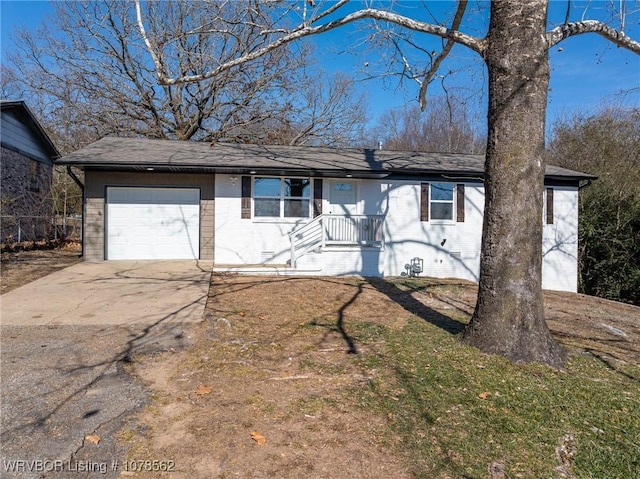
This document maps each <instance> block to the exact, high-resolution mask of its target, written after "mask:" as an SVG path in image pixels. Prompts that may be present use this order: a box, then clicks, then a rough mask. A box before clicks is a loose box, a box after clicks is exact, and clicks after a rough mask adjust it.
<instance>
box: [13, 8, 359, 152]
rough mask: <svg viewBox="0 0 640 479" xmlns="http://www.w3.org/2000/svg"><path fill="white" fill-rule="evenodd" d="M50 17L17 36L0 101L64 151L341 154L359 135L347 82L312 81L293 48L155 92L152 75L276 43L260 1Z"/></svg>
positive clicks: (306, 58)
mask: <svg viewBox="0 0 640 479" xmlns="http://www.w3.org/2000/svg"><path fill="white" fill-rule="evenodd" d="M53 6H54V11H55V13H54V15H53V18H52V19H51V21H47V22H45V23H43V25H42V26H41V27H40V29H39V30H38V31H37V32H29V31H27V30H23V31H20V32H18V33H17V35H16V48H15V49H14V50H13V51H12V54H11V55H10V62H9V64H8V65H3V70H4V73H3V75H4V77H5V78H3V90H4V92H3V93H4V94H7V93H8V91H13V92H18V93H22V94H20V95H19V96H21V97H26V98H28V99H29V100H30V104H32V105H33V108H34V109H36V110H38V112H39V116H41V117H42V118H44V119H45V122H46V123H47V126H48V127H49V129H50V130H55V131H54V132H53V133H52V135H53V136H54V137H56V140H58V144H59V145H60V146H61V148H62V149H63V150H65V151H68V150H72V149H75V148H77V147H78V146H80V145H82V144H86V143H87V142H89V141H92V140H95V139H97V138H100V137H102V136H105V135H110V134H111V135H120V136H123V135H126V136H145V137H150V138H169V139H177V140H208V141H211V140H214V139H219V138H226V139H228V140H232V141H251V142H255V143H259V142H264V141H270V142H286V143H299V144H314V143H320V142H321V143H323V144H328V145H335V146H344V145H345V144H349V143H350V142H351V140H352V138H353V137H354V136H355V135H357V134H358V132H359V129H360V128H361V127H362V125H363V124H364V107H365V105H366V101H365V100H364V99H363V98H361V97H360V96H358V95H356V94H355V90H354V87H353V83H352V82H351V80H350V79H349V78H348V77H346V76H344V75H342V76H335V77H334V76H330V75H323V74H322V73H319V72H318V71H313V73H312V72H311V68H312V66H313V54H312V51H311V49H310V48H308V47H306V46H302V45H289V46H287V47H285V48H279V49H272V50H271V51H269V52H267V53H266V54H264V55H261V56H260V57H259V58H258V59H256V61H253V62H251V63H246V64H242V65H239V66H237V67H235V68H226V69H224V70H223V71H221V72H220V74H217V75H208V76H207V78H206V79H204V80H203V81H199V82H180V83H175V84H171V85H169V84H163V85H160V84H158V83H157V78H158V75H167V74H170V72H178V73H179V74H180V75H182V76H184V75H186V76H189V75H197V74H198V73H199V72H201V71H211V70H215V69H216V68H218V67H219V66H220V65H223V64H226V63H228V62H230V61H232V60H233V59H234V58H237V57H239V56H245V55H250V54H252V53H254V52H256V51H260V50H261V49H263V48H264V47H265V46H267V45H269V44H270V43H271V42H272V41H273V40H274V38H275V37H274V35H265V34H264V29H265V27H266V28H269V26H270V25H273V23H274V22H275V21H276V19H277V18H274V15H273V10H272V9H270V8H268V6H264V5H262V2H251V3H248V4H247V3H243V2H235V1H225V2H207V3H204V2H183V1H166V2H165V1H163V2H145V4H144V6H140V5H135V4H133V3H131V2H122V1H117V0H100V1H91V2H56V3H54V5H53ZM136 7H137V8H138V10H139V11H140V14H141V15H144V18H145V29H144V39H143V36H142V34H141V31H140V30H139V28H138V26H139V24H138V21H137V18H136ZM145 42H146V43H147V45H152V46H153V50H154V51H156V52H157V53H156V54H155V55H154V58H155V61H156V64H160V65H162V66H161V69H162V70H161V71H160V72H159V71H157V70H156V64H154V63H153V62H152V61H151V60H150V58H149V55H148V50H147V45H145ZM8 87H10V90H7V89H8ZM332 102H333V103H332Z"/></svg>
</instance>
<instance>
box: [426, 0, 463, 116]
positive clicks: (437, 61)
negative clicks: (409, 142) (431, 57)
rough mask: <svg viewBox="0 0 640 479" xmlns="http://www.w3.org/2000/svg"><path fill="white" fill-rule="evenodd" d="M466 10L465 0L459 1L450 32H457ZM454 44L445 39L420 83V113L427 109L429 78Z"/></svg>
mask: <svg viewBox="0 0 640 479" xmlns="http://www.w3.org/2000/svg"><path fill="white" fill-rule="evenodd" d="M466 9H467V0H460V1H459V2H458V8H457V10H456V14H455V16H454V17H453V22H452V23H451V30H458V28H460V24H461V23H462V17H463V16H464V12H465V10H466ZM455 43H456V42H455V41H454V40H453V38H451V37H449V38H447V43H446V45H445V46H444V48H443V49H442V52H440V54H439V55H438V56H437V57H436V59H435V61H433V62H432V63H431V68H430V69H429V71H428V72H427V73H426V74H425V75H424V80H423V81H422V85H420V93H419V94H418V101H419V102H420V109H421V110H422V111H424V110H425V108H426V107H427V87H428V86H429V82H430V81H431V78H433V75H435V74H436V72H437V71H438V69H439V68H440V65H441V64H442V62H443V61H444V59H445V58H447V56H449V53H451V50H452V49H453V46H454V45H455Z"/></svg>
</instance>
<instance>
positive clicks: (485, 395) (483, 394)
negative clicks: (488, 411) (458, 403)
mask: <svg viewBox="0 0 640 479" xmlns="http://www.w3.org/2000/svg"><path fill="white" fill-rule="evenodd" d="M489 396H491V393H490V392H487V391H485V392H483V393H480V394H478V397H479V398H480V399H487V398H488V397H489Z"/></svg>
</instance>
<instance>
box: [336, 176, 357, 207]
mask: <svg viewBox="0 0 640 479" xmlns="http://www.w3.org/2000/svg"><path fill="white" fill-rule="evenodd" d="M329 203H330V205H329V214H332V215H355V214H358V195H357V191H356V182H355V181H354V180H332V181H331V191H330V193H329Z"/></svg>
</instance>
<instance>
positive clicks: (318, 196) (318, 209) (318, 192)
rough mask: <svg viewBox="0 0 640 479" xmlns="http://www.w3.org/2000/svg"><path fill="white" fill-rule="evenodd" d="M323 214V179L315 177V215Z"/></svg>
mask: <svg viewBox="0 0 640 479" xmlns="http://www.w3.org/2000/svg"><path fill="white" fill-rule="evenodd" d="M321 214H322V180H321V179H320V178H315V179H314V180H313V217H314V218H315V217H316V216H320V215H321Z"/></svg>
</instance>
